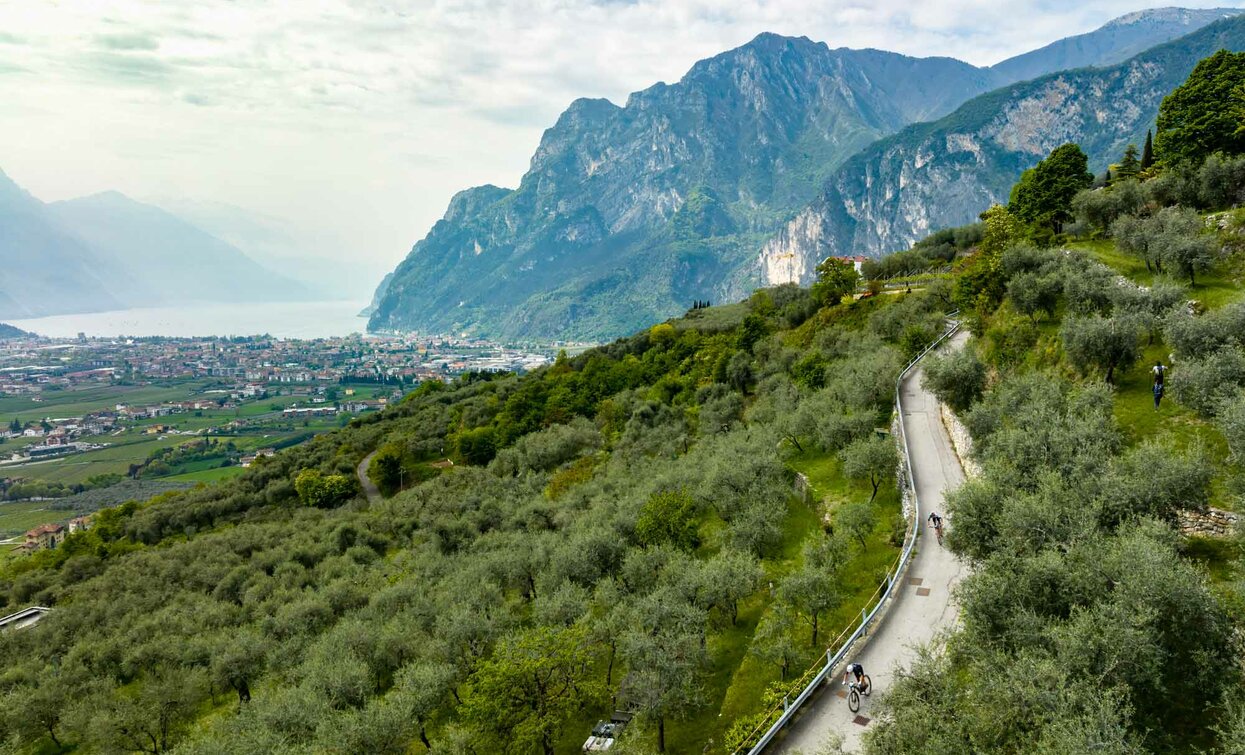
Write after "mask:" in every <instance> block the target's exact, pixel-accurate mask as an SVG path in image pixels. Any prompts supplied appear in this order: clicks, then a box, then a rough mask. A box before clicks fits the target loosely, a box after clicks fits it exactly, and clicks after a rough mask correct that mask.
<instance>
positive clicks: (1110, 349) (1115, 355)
mask: <svg viewBox="0 0 1245 755" xmlns="http://www.w3.org/2000/svg"><path fill="white" fill-rule="evenodd" d="M1060 337H1061V338H1062V339H1063V347H1064V350H1065V351H1066V352H1067V354H1068V358H1069V359H1071V360H1072V362H1073V364H1075V365H1076V366H1077V367H1079V368H1080V369H1081V370H1082V371H1085V372H1088V371H1089V370H1090V369H1091V368H1098V369H1102V370H1106V381H1107V382H1108V383H1110V382H1112V381H1113V379H1114V376H1115V370H1116V369H1117V368H1118V369H1128V368H1129V367H1131V366H1133V365H1134V364H1136V362H1137V359H1138V358H1140V356H1141V327H1140V323H1139V322H1138V320H1137V318H1136V316H1135V315H1132V314H1125V315H1118V316H1114V317H1103V316H1101V315H1091V316H1089V317H1080V316H1075V315H1074V316H1070V317H1067V318H1066V319H1064V322H1063V327H1062V328H1061V329H1060Z"/></svg>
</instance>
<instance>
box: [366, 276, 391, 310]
mask: <svg viewBox="0 0 1245 755" xmlns="http://www.w3.org/2000/svg"><path fill="white" fill-rule="evenodd" d="M392 282H393V273H385V277H384V278H381V280H380V285H379V286H377V287H376V293H375V294H373V295H372V301H371V302H370V303H369V304H368V305H367V306H366V307H364V308H363V310H362V311H361V312H359V317H371V316H372V313H373V312H375V311H376V308H377V307H379V306H380V300H381V299H383V298H384V297H385V292H386V291H388V290H389V284H390V283H392Z"/></svg>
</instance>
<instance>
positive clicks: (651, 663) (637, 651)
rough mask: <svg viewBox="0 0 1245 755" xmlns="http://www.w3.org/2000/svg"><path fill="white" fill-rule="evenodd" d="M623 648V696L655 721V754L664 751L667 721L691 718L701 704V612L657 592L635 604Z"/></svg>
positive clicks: (705, 660)
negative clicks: (624, 666) (625, 664)
mask: <svg viewBox="0 0 1245 755" xmlns="http://www.w3.org/2000/svg"><path fill="white" fill-rule="evenodd" d="M621 645H622V651H623V658H624V659H625V660H626V662H627V668H628V671H627V677H626V679H625V680H624V681H623V685H622V687H623V688H622V695H623V697H625V698H626V699H627V700H630V701H631V702H632V703H633V704H634V705H635V706H636V707H637V708H638V709H639V712H640V713H641V714H642V715H643V716H645V717H648V718H650V719H652V720H655V721H656V722H657V751H658V752H665V751H666V721H667V720H668V719H670V718H672V717H688V716H691V715H692V713H693V712H694V711H695V710H696V708H698V707H699V706H700V705H702V704H703V702H704V686H703V685H702V683H701V682H702V680H703V678H704V674H705V671H706V669H707V668H708V665H709V654H708V650H707V648H706V643H705V615H704V612H703V611H699V610H697V609H696V608H695V607H694V606H691V605H689V604H687V603H686V602H685V601H683V600H681V599H680V598H679V597H678V596H677V595H675V594H673V592H672V591H671V590H669V589H662V590H658V591H657V592H655V593H653V594H651V595H649V596H648V597H646V598H644V599H643V600H641V601H640V602H639V603H638V604H637V606H636V612H635V615H634V622H633V623H632V625H631V627H630V630H629V631H628V632H627V633H626V634H625V635H624V636H623V640H622V643H621Z"/></svg>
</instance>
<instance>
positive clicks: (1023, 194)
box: [1007, 144, 1094, 233]
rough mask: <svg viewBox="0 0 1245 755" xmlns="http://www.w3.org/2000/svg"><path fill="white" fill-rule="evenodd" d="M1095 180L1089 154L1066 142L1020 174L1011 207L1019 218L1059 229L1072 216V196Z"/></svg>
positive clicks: (1055, 231)
mask: <svg viewBox="0 0 1245 755" xmlns="http://www.w3.org/2000/svg"><path fill="white" fill-rule="evenodd" d="M1093 183H1094V176H1093V174H1092V173H1090V172H1089V158H1088V157H1086V156H1085V153H1084V152H1082V151H1081V148H1080V147H1079V146H1078V145H1076V144H1064V145H1063V146H1060V147H1056V148H1055V149H1054V151H1052V152H1051V153H1050V155H1048V156H1047V157H1046V159H1044V160H1042V161H1041V162H1039V163H1038V164H1037V165H1036V166H1034V167H1032V168H1030V169H1029V170H1026V171H1025V172H1024V173H1022V174H1021V176H1020V181H1019V182H1018V183H1017V184H1016V185H1015V186H1013V187H1012V193H1011V201H1010V202H1009V203H1008V205H1007V209H1008V210H1010V211H1011V213H1012V214H1013V215H1015V216H1016V218H1017V219H1018V220H1020V221H1021V222H1023V223H1027V224H1029V225H1033V226H1038V227H1041V228H1044V229H1048V230H1049V231H1050V232H1052V233H1059V232H1060V231H1061V230H1062V228H1063V224H1064V223H1067V222H1069V221H1071V220H1072V198H1073V197H1075V196H1076V194H1077V192H1079V191H1081V190H1082V189H1088V188H1089V187H1090V186H1092V185H1093Z"/></svg>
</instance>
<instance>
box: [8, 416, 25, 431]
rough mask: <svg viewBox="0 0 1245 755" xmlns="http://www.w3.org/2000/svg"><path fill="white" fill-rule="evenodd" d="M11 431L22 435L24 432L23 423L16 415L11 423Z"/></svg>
mask: <svg viewBox="0 0 1245 755" xmlns="http://www.w3.org/2000/svg"><path fill="white" fill-rule="evenodd" d="M9 432H11V433H13V434H14V435H20V434H21V432H22V423H21V422H19V421H18V420H17V418H16V417H14V418H13V421H12V422H10V423H9Z"/></svg>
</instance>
